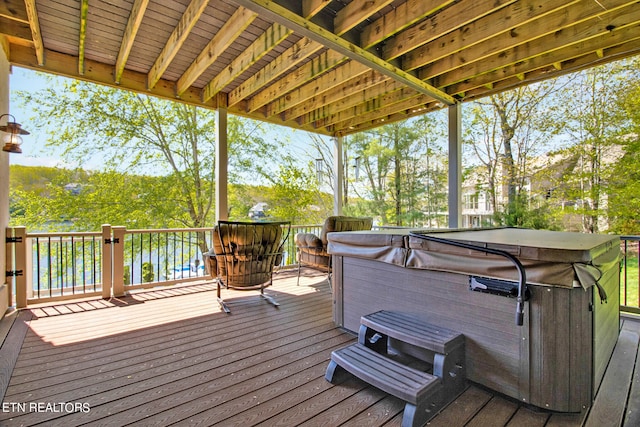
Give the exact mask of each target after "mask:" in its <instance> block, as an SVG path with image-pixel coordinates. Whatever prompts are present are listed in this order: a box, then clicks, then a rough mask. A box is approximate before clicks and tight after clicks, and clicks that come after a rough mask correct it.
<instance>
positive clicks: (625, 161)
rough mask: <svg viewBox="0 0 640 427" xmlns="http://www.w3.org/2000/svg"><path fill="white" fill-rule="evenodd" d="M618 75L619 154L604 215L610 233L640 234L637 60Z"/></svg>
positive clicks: (639, 78) (639, 75) (639, 86)
mask: <svg viewBox="0 0 640 427" xmlns="http://www.w3.org/2000/svg"><path fill="white" fill-rule="evenodd" d="M621 72H622V73H623V75H624V77H623V81H622V83H624V85H622V87H621V90H619V91H618V92H617V102H616V105H615V107H617V108H618V109H619V111H621V112H622V113H623V118H624V119H625V120H624V122H623V123H622V129H621V130H620V137H619V138H618V141H617V144H619V145H620V147H621V149H622V151H623V155H622V156H621V157H620V158H619V160H618V161H617V162H615V164H614V167H613V170H612V173H611V176H610V177H609V181H608V188H607V190H608V203H607V213H608V217H609V225H610V227H611V231H613V232H615V233H619V234H640V217H639V216H638V212H640V169H639V168H638V165H640V58H635V59H633V60H629V61H627V62H625V63H624V64H623V68H622V69H621Z"/></svg>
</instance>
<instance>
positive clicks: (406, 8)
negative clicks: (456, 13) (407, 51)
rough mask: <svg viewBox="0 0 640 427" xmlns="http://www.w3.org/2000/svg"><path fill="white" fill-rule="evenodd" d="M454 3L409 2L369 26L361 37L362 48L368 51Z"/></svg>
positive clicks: (447, 0) (448, 0)
mask: <svg viewBox="0 0 640 427" xmlns="http://www.w3.org/2000/svg"><path fill="white" fill-rule="evenodd" d="M453 2H454V0H408V1H407V2H406V3H402V4H401V5H399V6H398V7H397V8H394V9H393V10H392V11H391V12H389V13H387V14H386V15H385V16H383V17H381V18H379V19H377V20H376V21H374V22H373V23H372V24H370V25H367V26H366V27H365V28H364V29H363V30H362V34H361V35H360V46H361V47H362V48H364V49H368V48H370V47H372V46H374V45H376V44H378V43H380V42H382V41H383V40H386V39H388V38H389V37H391V36H393V35H395V34H397V33H399V32H400V31H402V30H404V29H406V28H407V27H409V26H411V25H413V24H415V23H417V22H419V21H421V20H422V19H424V18H426V17H427V16H429V15H432V14H434V13H435V12H437V11H438V10H441V9H443V8H445V7H446V6H449V5H450V4H451V3H453Z"/></svg>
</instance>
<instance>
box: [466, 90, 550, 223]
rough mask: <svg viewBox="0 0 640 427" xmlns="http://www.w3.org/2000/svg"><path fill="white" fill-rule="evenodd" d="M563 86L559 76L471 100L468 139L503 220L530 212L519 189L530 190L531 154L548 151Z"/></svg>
mask: <svg viewBox="0 0 640 427" xmlns="http://www.w3.org/2000/svg"><path fill="white" fill-rule="evenodd" d="M559 87H561V84H560V83H559V82H558V81H557V80H550V81H547V82H543V83H539V84H534V85H529V86H524V87H520V88H517V89H514V90H511V91H507V92H502V93H499V94H495V95H491V96H489V97H487V98H485V99H482V100H479V101H476V102H474V103H472V104H471V108H470V110H469V112H470V114H469V119H468V121H467V123H466V126H465V129H466V131H465V136H464V142H465V145H466V147H468V148H469V149H470V150H471V152H472V153H473V155H474V156H475V158H476V159H477V160H478V161H479V163H480V165H482V169H480V170H482V171H483V174H484V180H485V183H486V185H487V190H488V192H489V195H490V197H491V206H492V208H493V210H494V212H496V214H497V215H496V218H497V219H498V220H499V221H500V220H501V219H504V218H512V219H513V220H514V221H515V222H520V220H516V219H515V218H514V215H527V213H526V210H523V207H525V206H527V205H528V204H525V205H522V203H521V201H519V200H518V198H519V196H518V194H519V193H521V192H522V193H523V194H525V191H527V190H526V189H527V187H528V186H529V183H530V181H529V178H530V176H531V174H532V172H533V170H532V159H533V158H535V157H536V156H538V155H540V154H542V153H543V152H544V149H545V148H546V147H547V146H548V144H549V142H550V140H551V138H552V137H553V136H554V135H555V134H556V133H557V132H558V127H557V126H556V122H555V121H554V120H555V118H556V117H557V115H556V112H555V108H554V106H555V103H554V99H553V97H554V96H555V95H557V91H558V89H559ZM529 191H530V190H529ZM520 198H521V197H520Z"/></svg>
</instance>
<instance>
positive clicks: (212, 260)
mask: <svg viewBox="0 0 640 427" xmlns="http://www.w3.org/2000/svg"><path fill="white" fill-rule="evenodd" d="M290 230H291V224H290V223H289V222H237V221H218V225H217V226H216V227H215V229H214V233H213V250H212V251H209V252H208V253H207V254H206V257H207V259H208V262H209V269H210V270H209V271H210V273H211V275H212V276H214V277H216V281H217V285H218V294H217V296H218V303H219V304H220V307H221V308H222V309H223V310H224V311H225V312H227V313H231V310H230V309H229V307H228V305H227V304H226V303H225V301H224V300H223V299H222V295H221V288H222V287H225V288H228V289H238V290H259V291H260V296H261V297H262V298H263V299H265V300H267V301H268V302H269V303H271V304H273V305H274V306H278V305H279V304H278V302H277V301H276V300H275V299H273V297H271V296H269V295H267V294H265V292H264V289H265V288H266V287H268V286H270V285H271V284H272V280H273V271H274V268H275V267H276V266H278V265H280V264H281V263H282V258H283V251H282V248H283V246H284V243H285V242H286V240H287V238H288V237H289V232H290Z"/></svg>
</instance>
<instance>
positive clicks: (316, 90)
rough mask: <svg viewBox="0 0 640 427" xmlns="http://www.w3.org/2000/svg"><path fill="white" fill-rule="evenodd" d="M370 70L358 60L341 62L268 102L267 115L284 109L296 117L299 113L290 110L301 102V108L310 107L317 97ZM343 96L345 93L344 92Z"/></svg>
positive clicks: (287, 113) (289, 115)
mask: <svg viewBox="0 0 640 427" xmlns="http://www.w3.org/2000/svg"><path fill="white" fill-rule="evenodd" d="M371 72H372V71H371V70H370V69H369V68H367V67H365V66H364V65H362V64H360V63H358V62H354V61H348V62H346V63H343V64H342V65H340V66H338V67H335V68H334V69H333V70H331V71H328V72H326V73H324V74H323V75H321V76H320V77H318V78H317V79H314V80H312V81H311V82H309V83H307V84H306V85H303V86H301V87H299V88H298V89H295V90H293V91H291V92H290V93H288V94H287V96H282V97H280V98H278V99H276V100H275V101H273V102H272V103H270V104H269V105H268V106H267V115H268V116H273V115H276V114H280V113H282V112H285V110H286V113H285V116H288V117H289V118H290V119H293V118H295V117H298V115H301V114H298V115H295V113H293V114H292V113H291V111H292V110H294V109H296V107H298V106H300V105H301V104H302V105H304V107H302V108H303V109H305V108H311V109H312V108H313V107H311V105H313V104H316V102H317V98H321V97H323V95H324V94H325V93H327V92H329V91H331V90H332V89H334V88H336V87H341V88H342V87H344V86H346V85H348V84H349V82H348V80H350V79H351V80H353V79H354V78H359V77H360V76H361V75H363V74H365V73H371ZM345 96H347V95H346V94H345ZM314 99H315V100H316V101H315V102H314V101H312V100H314ZM316 105H317V104H316ZM316 108H317V107H316Z"/></svg>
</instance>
